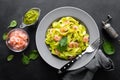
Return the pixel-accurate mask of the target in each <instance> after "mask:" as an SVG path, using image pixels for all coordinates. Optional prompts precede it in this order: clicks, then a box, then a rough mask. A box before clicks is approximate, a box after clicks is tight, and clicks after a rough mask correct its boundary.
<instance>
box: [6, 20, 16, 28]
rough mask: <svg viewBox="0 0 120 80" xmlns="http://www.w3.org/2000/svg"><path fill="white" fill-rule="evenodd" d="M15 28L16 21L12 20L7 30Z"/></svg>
mask: <svg viewBox="0 0 120 80" xmlns="http://www.w3.org/2000/svg"><path fill="white" fill-rule="evenodd" d="M16 26H17V21H16V20H12V21H11V22H10V25H9V26H8V27H9V28H10V27H11V28H13V27H16Z"/></svg>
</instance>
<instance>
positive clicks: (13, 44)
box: [6, 28, 29, 52]
mask: <svg viewBox="0 0 120 80" xmlns="http://www.w3.org/2000/svg"><path fill="white" fill-rule="evenodd" d="M28 44H29V35H28V33H27V32H26V31H25V30H24V29H21V28H15V29H12V30H11V31H9V32H8V34H7V39H6V45H7V47H8V48H9V49H10V50H12V51H13V52H22V51H24V50H25V49H26V48H27V46H28Z"/></svg>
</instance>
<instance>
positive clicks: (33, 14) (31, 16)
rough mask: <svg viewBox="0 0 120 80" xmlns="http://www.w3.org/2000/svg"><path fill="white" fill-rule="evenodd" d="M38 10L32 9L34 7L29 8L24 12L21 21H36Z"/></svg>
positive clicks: (29, 22)
mask: <svg viewBox="0 0 120 80" xmlns="http://www.w3.org/2000/svg"><path fill="white" fill-rule="evenodd" d="M39 15H40V14H39V11H37V10H34V9H30V10H29V11H28V12H26V14H25V16H24V19H23V22H24V24H27V25H29V24H33V23H35V22H36V21H37V19H38V17H39Z"/></svg>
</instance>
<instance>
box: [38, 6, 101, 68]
mask: <svg viewBox="0 0 120 80" xmlns="http://www.w3.org/2000/svg"><path fill="white" fill-rule="evenodd" d="M99 37H100V35H99V30H98V27H97V24H96V23H95V21H94V19H93V18H92V17H91V16H90V15H89V14H88V13H87V12H85V11H83V10H81V9H79V8H76V7H71V6H65V7H59V8H56V9H54V10H52V11H50V12H49V13H48V14H46V15H45V16H44V17H43V19H42V20H41V21H40V23H39V25H38V28H37V31H36V46H37V49H38V52H39V54H40V55H41V57H42V58H43V59H44V60H45V62H46V63H48V64H49V65H50V66H52V67H54V68H57V69H60V68H61V67H62V66H63V65H64V64H66V63H67V62H68V61H69V60H71V59H73V58H75V57H76V56H77V55H80V54H81V53H82V52H83V51H85V50H86V48H87V47H88V45H89V44H91V43H92V42H94V41H95V40H96V39H97V38H99ZM95 54H96V52H94V53H91V54H86V55H84V56H83V57H81V59H80V60H78V61H77V62H76V63H75V64H74V65H73V66H72V67H71V68H69V70H74V69H78V68H81V67H83V66H85V65H86V64H87V63H88V62H89V61H90V60H91V59H92V58H93V57H94V55H95Z"/></svg>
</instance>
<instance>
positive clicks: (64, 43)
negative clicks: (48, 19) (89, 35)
mask: <svg viewBox="0 0 120 80" xmlns="http://www.w3.org/2000/svg"><path fill="white" fill-rule="evenodd" d="M59 45H60V46H61V47H62V46H66V45H67V37H63V38H62V39H61V40H60V42H59Z"/></svg>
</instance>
